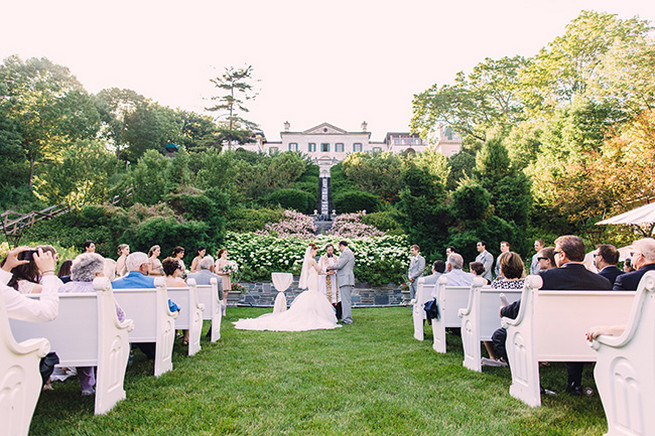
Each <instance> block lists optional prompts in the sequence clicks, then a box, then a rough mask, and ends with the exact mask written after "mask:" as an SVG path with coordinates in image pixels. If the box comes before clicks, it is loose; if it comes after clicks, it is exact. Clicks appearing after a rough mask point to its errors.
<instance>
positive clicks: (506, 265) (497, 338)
mask: <svg viewBox="0 0 655 436" xmlns="http://www.w3.org/2000/svg"><path fill="white" fill-rule="evenodd" d="M498 261H499V262H500V275H501V276H503V277H504V279H502V280H499V279H496V280H494V281H493V282H492V283H491V287H492V288H494V289H523V286H524V285H525V278H524V271H523V269H524V268H525V265H524V264H523V260H521V256H519V255H518V254H516V253H514V252H513V251H509V252H507V253H503V254H501V255H500V256H499V257H498ZM508 310H511V309H508ZM516 311H517V312H518V303H517V304H516ZM501 316H504V315H502V311H501ZM506 338H507V331H506V330H505V329H502V328H501V329H498V330H496V331H495V332H494V333H493V336H492V341H484V346H485V348H486V349H487V353H489V358H490V359H482V364H483V365H485V366H507V351H506V350H505V339H506ZM496 351H497V353H496Z"/></svg>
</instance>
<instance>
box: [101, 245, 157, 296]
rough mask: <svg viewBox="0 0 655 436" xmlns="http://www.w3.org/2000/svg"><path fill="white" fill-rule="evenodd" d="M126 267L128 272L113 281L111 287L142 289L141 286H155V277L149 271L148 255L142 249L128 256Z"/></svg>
mask: <svg viewBox="0 0 655 436" xmlns="http://www.w3.org/2000/svg"><path fill="white" fill-rule="evenodd" d="M125 268H127V274H126V275H125V276H124V277H121V278H120V279H116V280H114V281H113V282H111V287H112V288H114V289H140V288H154V287H155V279H154V278H153V277H149V276H148V275H147V273H148V255H147V254H145V253H142V252H140V251H135V252H134V253H132V254H130V255H129V256H127V259H125Z"/></svg>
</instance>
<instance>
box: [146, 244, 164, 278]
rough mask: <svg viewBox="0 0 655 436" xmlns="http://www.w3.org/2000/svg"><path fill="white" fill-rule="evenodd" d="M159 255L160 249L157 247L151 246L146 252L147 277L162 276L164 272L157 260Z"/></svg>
mask: <svg viewBox="0 0 655 436" xmlns="http://www.w3.org/2000/svg"><path fill="white" fill-rule="evenodd" d="M160 254H161V248H160V247H159V245H153V246H152V247H150V250H148V275H151V276H163V275H164V270H163V268H162V267H161V261H160V260H159V255H160Z"/></svg>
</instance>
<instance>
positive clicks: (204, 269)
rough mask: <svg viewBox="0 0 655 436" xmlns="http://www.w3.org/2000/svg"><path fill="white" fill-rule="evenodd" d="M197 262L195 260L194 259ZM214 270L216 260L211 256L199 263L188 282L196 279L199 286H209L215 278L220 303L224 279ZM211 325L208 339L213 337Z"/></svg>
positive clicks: (188, 276) (188, 277) (190, 274)
mask: <svg viewBox="0 0 655 436" xmlns="http://www.w3.org/2000/svg"><path fill="white" fill-rule="evenodd" d="M201 248H202V251H201V250H200V249H198V252H199V253H200V252H204V247H201ZM194 262H195V259H194ZM213 268H214V258H213V257H211V256H205V257H203V258H202V259H201V260H200V261H199V262H198V271H197V272H192V273H189V275H187V280H189V279H195V281H196V284H197V285H209V284H210V282H209V281H210V280H211V279H212V278H215V279H216V281H217V283H216V284H217V285H218V301H221V300H223V279H221V277H220V276H219V275H218V274H214V273H213V272H211V270H212V269H213ZM211 331H212V328H211V324H210V325H209V331H208V332H207V337H209V336H211Z"/></svg>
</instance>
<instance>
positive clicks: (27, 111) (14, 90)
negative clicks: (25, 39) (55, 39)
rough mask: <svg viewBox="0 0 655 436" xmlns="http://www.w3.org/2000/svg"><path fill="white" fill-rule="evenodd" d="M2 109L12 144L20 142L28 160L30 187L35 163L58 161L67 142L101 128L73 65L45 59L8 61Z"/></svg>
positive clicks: (0, 82)
mask: <svg viewBox="0 0 655 436" xmlns="http://www.w3.org/2000/svg"><path fill="white" fill-rule="evenodd" d="M0 113H2V116H0V119H3V120H4V121H3V124H5V125H9V126H10V136H11V138H12V143H13V144H16V143H20V146H21V148H22V149H23V153H24V154H25V156H26V158H27V160H28V162H29V174H28V180H27V182H28V184H29V186H30V188H31V187H32V183H33V178H34V174H35V165H37V164H38V163H41V162H44V161H49V160H54V159H56V158H57V157H58V155H59V153H60V152H61V150H62V149H64V148H65V147H66V146H67V145H68V144H70V143H72V142H74V141H75V140H77V139H84V138H92V137H94V136H95V135H96V133H97V131H98V128H99V115H98V112H97V110H96V109H95V106H94V105H93V102H92V100H91V98H90V97H89V95H88V94H87V93H86V91H85V90H84V88H83V87H82V85H81V84H80V83H79V82H78V81H77V79H76V78H75V77H74V76H73V75H71V73H70V71H69V70H68V68H66V67H63V66H61V65H57V64H54V63H52V62H51V61H49V60H48V59H46V58H42V59H37V58H30V59H28V60H27V61H25V62H23V61H22V60H21V59H20V58H19V57H18V56H10V57H8V58H7V59H5V61H4V62H3V64H2V65H1V66H0Z"/></svg>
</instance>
